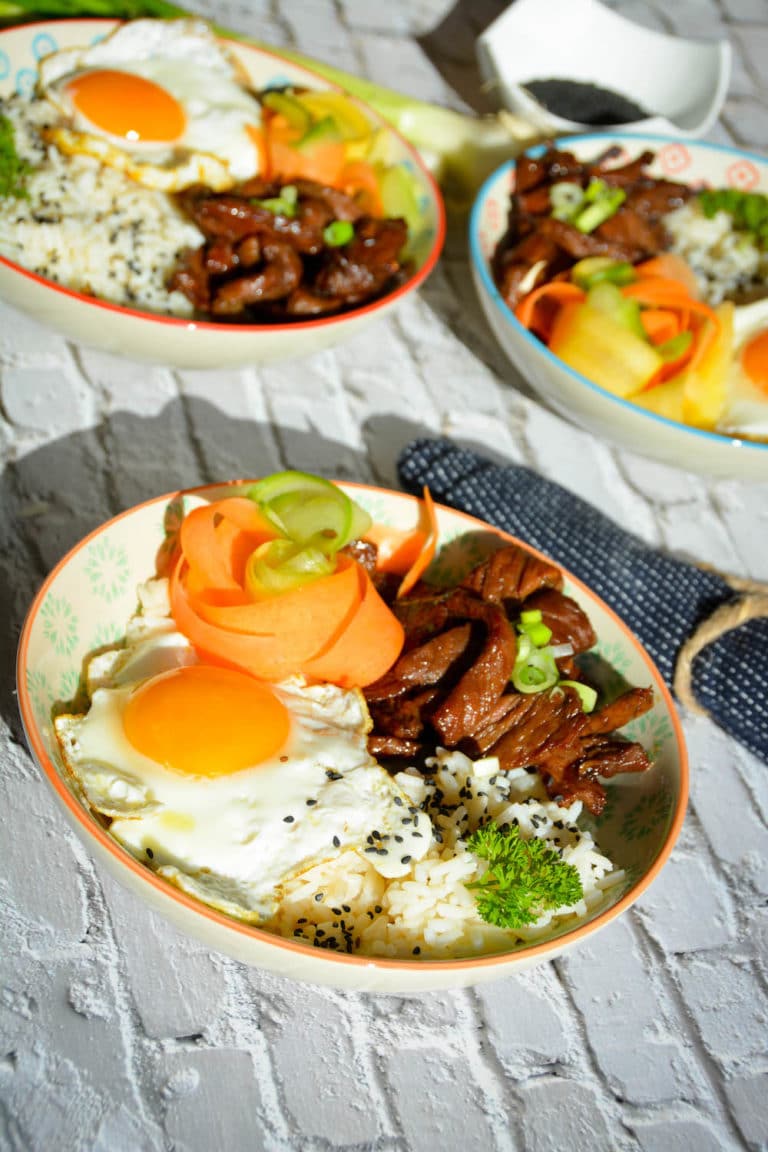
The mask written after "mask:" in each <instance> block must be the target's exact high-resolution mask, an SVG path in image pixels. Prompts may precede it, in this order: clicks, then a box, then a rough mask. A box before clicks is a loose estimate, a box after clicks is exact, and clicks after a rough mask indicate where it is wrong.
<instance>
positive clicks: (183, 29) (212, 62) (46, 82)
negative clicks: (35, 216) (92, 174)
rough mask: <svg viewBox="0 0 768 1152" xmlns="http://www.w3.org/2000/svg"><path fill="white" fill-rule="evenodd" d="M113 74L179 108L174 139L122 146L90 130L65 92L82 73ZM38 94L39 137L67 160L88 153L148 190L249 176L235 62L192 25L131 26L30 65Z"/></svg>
mask: <svg viewBox="0 0 768 1152" xmlns="http://www.w3.org/2000/svg"><path fill="white" fill-rule="evenodd" d="M96 69H114V70H117V71H121V72H128V73H131V74H133V75H136V76H140V77H142V78H144V79H146V80H151V81H153V82H154V83H156V84H158V85H159V86H160V87H161V88H163V89H165V90H166V91H167V92H169V93H170V94H171V95H172V96H173V97H174V98H175V100H176V101H177V102H178V104H180V105H181V107H182V108H183V110H184V113H185V116H186V125H185V128H184V132H183V134H182V135H181V136H180V137H179V138H178V139H177V140H175V141H173V142H169V143H165V142H149V143H148V142H146V141H138V142H136V143H132V142H131V141H129V140H126V139H124V138H123V137H118V136H113V135H110V133H108V132H105V131H104V130H103V129H102V128H101V127H99V126H96V125H94V124H92V123H90V122H89V121H88V120H87V119H86V118H85V117H84V116H83V115H82V114H81V113H80V112H79V111H78V109H77V108H76V107H75V106H74V104H73V102H72V100H71V99H70V97H69V95H68V92H67V85H68V84H69V83H70V82H71V81H72V80H73V79H75V78H76V77H77V76H79V75H81V74H83V73H84V72H88V71H92V70H96ZM38 92H39V94H40V96H41V97H42V98H43V99H45V100H47V101H48V102H49V103H50V104H51V105H53V106H54V108H55V109H56V110H57V113H58V119H57V122H56V123H55V124H53V125H52V126H51V127H50V128H48V129H47V130H46V138H47V139H48V140H49V141H50V142H52V143H53V144H55V146H56V147H57V148H59V150H60V151H62V152H65V153H67V154H80V155H88V156H91V157H93V158H94V159H96V160H98V161H99V162H101V163H103V164H107V165H109V166H110V167H113V168H117V169H119V170H120V171H122V172H124V173H125V174H126V175H127V176H129V177H130V178H131V179H133V180H136V181H137V182H138V183H140V184H143V185H145V186H146V187H149V188H154V189H158V190H160V191H165V192H173V191H179V190H181V189H183V188H186V187H188V186H189V185H191V184H197V183H200V184H205V185H207V186H208V187H210V188H213V189H214V190H216V191H221V190H224V189H226V188H229V187H231V186H232V185H233V184H235V183H237V182H239V181H243V180H247V179H249V178H250V177H252V176H255V175H257V174H258V173H259V171H260V169H261V155H260V152H259V149H258V147H257V145H256V144H255V143H254V141H253V139H252V137H251V136H250V134H249V131H248V129H249V127H256V128H258V127H260V125H261V107H260V104H259V102H258V100H257V99H256V97H255V96H253V95H252V94H251V93H250V92H249V91H248V90H247V88H246V87H245V85H244V83H243V78H242V77H241V76H240V74H239V72H238V68H237V67H236V64H235V63H234V62H233V61H232V60H231V59H230V58H229V56H228V55H227V54H226V52H225V50H224V49H223V48H222V46H221V45H220V44H219V42H218V41H217V40H216V38H215V36H214V35H213V33H212V32H211V31H210V29H209V27H208V25H206V24H205V23H204V22H202V21H199V20H173V21H164V20H151V19H146V20H134V21H132V22H130V23H127V24H124V25H121V26H120V27H118V28H117V29H116V30H115V31H114V32H113V33H112V34H111V35H110V36H108V37H107V38H106V39H104V40H103V41H99V42H98V43H96V44H94V45H91V46H90V47H87V48H67V49H64V50H62V51H60V52H54V53H52V54H51V55H50V56H47V57H45V58H44V59H43V60H42V61H41V62H40V66H39V73H38Z"/></svg>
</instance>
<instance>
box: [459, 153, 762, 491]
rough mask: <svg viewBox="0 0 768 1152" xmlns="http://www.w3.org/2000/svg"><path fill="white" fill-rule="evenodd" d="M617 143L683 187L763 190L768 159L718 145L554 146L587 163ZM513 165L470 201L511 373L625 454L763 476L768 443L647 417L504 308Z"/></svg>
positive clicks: (477, 261)
mask: <svg viewBox="0 0 768 1152" xmlns="http://www.w3.org/2000/svg"><path fill="white" fill-rule="evenodd" d="M613 144H618V145H619V146H620V147H621V148H622V149H623V151H624V154H625V156H626V158H627V159H629V158H630V157H633V156H637V155H638V153H639V152H640V151H641V150H643V149H645V148H649V149H651V150H652V151H653V152H655V153H656V159H655V161H654V165H653V167H652V169H651V170H652V171H653V172H655V173H656V174H658V175H660V176H666V177H667V178H668V179H672V180H681V181H685V182H686V183H689V182H690V183H697V182H700V181H701V182H705V183H707V184H709V185H711V186H713V187H726V186H733V187H737V188H742V189H749V190H752V189H768V160H766V159H764V158H761V157H759V156H755V155H752V154H750V153H746V152H740V151H738V150H737V149H735V148H727V147H722V146H720V145H716V144H701V143H696V144H692V143H690V142H689V141H686V142H685V143H680V142H678V141H673V140H670V139H668V138H666V137H662V136H645V135H639V136H633V135H624V134H620V133H610V134H608V133H606V134H605V135H600V134H591V135H588V136H577V137H568V138H566V139H562V140H558V141H557V145H558V147H563V148H567V149H568V150H570V151H572V152H575V154H576V155H577V156H579V157H581V158H584V159H592V158H593V157H594V156H596V155H598V154H599V153H600V152H602V151H603V150H604V149H605V148H608V147H610V146H611V145H613ZM513 178H514V162H510V163H508V164H505V165H503V166H502V167H501V168H499V169H497V171H496V172H494V173H493V175H491V176H490V177H489V178H488V180H487V181H486V182H485V184H484V185H483V187H482V188H481V190H480V192H479V193H478V196H477V198H476V200H475V203H474V206H473V209H472V214H471V217H470V225H469V238H470V239H469V242H470V256H471V263H472V276H473V279H474V282H475V287H476V289H477V293H478V296H479V298H480V302H481V304H482V307H483V310H484V312H485V315H486V318H487V320H488V322H489V324H490V326H491V328H492V329H493V332H494V334H495V336H496V338H497V340H498V341H499V343H500V344H501V346H502V348H503V349H504V351H505V352H506V354H507V356H508V357H509V359H510V360H511V361H512V363H513V364H514V365H515V367H516V368H517V369H518V370H519V371H520V372H521V373H522V375H523V376H524V377H525V379H526V380H527V381H528V382H529V383H530V384H531V386H532V387H533V388H534V389H535V390H536V392H537V393H538V394H539V396H540V397H541V398H542V399H543V400H545V401H546V402H547V403H548V404H549V405H550V406H551V407H552V408H553V409H554V410H555V411H556V412H558V413H559V414H560V415H561V416H564V417H565V418H566V419H569V420H572V421H575V422H576V423H577V424H580V425H581V426H582V427H583V428H586V429H588V430H589V431H590V432H594V433H596V434H597V435H598V436H601V437H604V438H605V439H607V440H611V441H613V443H615V444H617V445H619V446H620V447H623V448H630V449H632V450H633V451H635V452H638V453H640V454H641V455H644V456H652V457H655V458H656V459H658V460H663V461H665V462H666V463H668V464H675V465H677V466H678V467H680V468H687V469H689V470H690V471H692V472H700V473H704V474H706V475H712V476H729V477H737V478H740V479H745V480H749V479H754V480H757V479H763V480H764V479H766V477H768V444H758V443H755V442H750V441H747V440H740V439H738V438H736V437H733V436H725V435H720V434H718V433H714V432H703V431H701V430H699V429H697V428H693V427H690V426H688V425H686V424H680V423H678V422H677V421H674V420H668V419H666V418H665V417H663V416H657V415H655V414H654V413H652V412H646V411H644V410H643V409H642V408H639V407H638V406H637V405H635V404H633V403H632V402H631V401H629V400H622V399H620V398H619V397H617V396H615V395H614V394H613V393H612V392H609V391H607V389H605V388H601V387H600V386H599V385H597V384H593V383H592V381H591V380H588V379H587V378H586V377H585V376H582V375H581V373H579V372H576V371H574V370H573V369H572V368H569V367H568V366H567V365H566V364H564V363H563V361H562V360H560V359H559V358H558V357H557V356H554V355H553V354H552V353H551V352H550V351H549V350H548V349H547V348H546V347H545V346H544V345H543V344H542V343H541V341H540V340H538V339H537V338H536V337H535V336H533V335H532V334H531V333H530V332H528V331H527V329H525V328H524V327H523V325H522V324H520V323H519V322H518V321H517V320H516V319H515V317H514V315H513V313H512V312H511V311H510V309H509V308H508V307H507V305H506V304H505V303H504V301H503V299H502V298H501V295H500V294H499V291H498V289H497V287H496V285H495V284H494V281H493V276H492V274H491V264H490V262H491V257H492V255H493V251H494V249H495V247H496V245H497V243H498V241H499V240H500V239H501V237H502V235H503V233H504V231H505V229H506V224H507V212H508V207H509V194H510V191H511V182H512V179H513Z"/></svg>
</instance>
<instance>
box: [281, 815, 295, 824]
mask: <svg viewBox="0 0 768 1152" xmlns="http://www.w3.org/2000/svg"><path fill="white" fill-rule="evenodd" d="M283 824H293V816H283Z"/></svg>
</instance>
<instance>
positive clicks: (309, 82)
mask: <svg viewBox="0 0 768 1152" xmlns="http://www.w3.org/2000/svg"><path fill="white" fill-rule="evenodd" d="M116 26H117V22H116V21H114V20H60V21H49V22H45V23H40V24H25V25H22V26H21V27H18V28H9V29H6V30H4V31H0V96H6V97H7V96H9V95H11V94H12V93H13V92H20V93H23V94H27V93H29V92H31V91H32V88H33V86H34V83H35V79H36V75H37V64H38V61H39V60H40V59H41V58H42V57H43V56H45V55H48V54H49V53H50V52H54V51H57V50H58V49H60V48H67V47H72V46H79V45H83V44H90V43H91V42H92V41H93V40H95V39H97V38H101V37H103V36H105V35H106V34H108V33H109V32H110V31H111V30H112V29H113V28H114V27H116ZM226 43H227V47H228V49H229V50H230V51H231V52H232V53H233V54H234V56H235V57H236V59H237V60H238V61H239V62H240V63H241V64H242V65H243V67H244V68H245V70H246V72H247V74H248V76H249V78H250V81H251V83H252V85H253V87H254V88H255V89H262V88H266V87H269V86H270V85H274V84H281V85H285V84H291V83H292V84H296V85H301V86H304V87H308V88H323V89H334V86H333V85H332V84H329V83H328V82H327V81H326V80H324V79H323V78H322V77H321V76H318V75H316V74H315V73H313V72H309V71H307V70H306V69H305V68H300V67H299V66H297V65H296V64H293V63H291V62H289V61H288V60H285V59H284V58H282V57H281V56H280V55H279V54H277V53H272V52H266V51H262V50H261V49H258V48H253V47H251V46H249V45H246V44H241V43H239V42H237V41H234V40H233V41H227V42H226ZM356 103H358V105H359V106H360V107H361V108H363V110H364V111H365V113H366V115H367V116H368V118H369V119H370V120H371V121H372V122H373V123H374V124H375V125H377V126H378V127H380V128H382V129H384V130H385V131H386V132H387V133H388V135H389V138H390V146H391V147H390V152H391V155H392V157H393V160H392V162H393V163H398V164H402V165H404V166H405V167H407V168H408V170H409V171H410V173H411V174H412V175H413V177H414V178H415V180H416V184H417V199H418V208H419V225H418V228H417V229H416V230H415V233H414V231H413V230H412V233H411V236H410V252H411V254H412V257H413V265H414V270H413V274H412V275H411V276H410V278H409V279H408V280H407V281H406V283H404V284H402V285H401V286H400V287H399V288H397V289H396V290H395V291H394V292H391V293H389V294H388V295H387V296H384V297H382V298H381V299H379V300H376V301H374V302H373V303H370V304H366V305H365V306H363V307H361V308H357V309H355V310H354V311H352V312H347V313H343V314H341V315H339V316H329V317H321V318H318V319H313V320H303V321H296V322H292V323H283V324H221V323H215V322H212V321H201V320H194V321H192V320H187V319H177V318H172V317H169V316H160V315H156V314H153V313H150V312H141V311H137V310H135V309H132V308H128V307H123V306H120V305H116V304H112V303H109V302H107V301H104V300H97V299H95V298H94V297H92V296H86V295H84V294H83V293H80V292H74V291H72V290H70V289H68V288H66V287H62V286H61V285H58V284H56V283H54V282H53V281H52V280H46V279H44V278H43V277H41V276H38V275H36V274H35V273H33V272H29V271H27V270H26V269H24V268H22V267H21V266H20V265H19V264H16V263H14V262H12V261H11V260H7V259H5V258H4V257H2V256H0V299H3V300H5V301H6V302H7V303H8V304H10V305H11V306H12V307H14V308H19V309H20V310H21V311H23V312H27V313H29V315H31V316H33V317H34V318H35V319H36V320H39V321H40V322H41V323H42V324H46V325H49V326H50V327H52V328H55V329H57V330H58V331H59V332H61V333H63V334H64V335H65V336H67V337H68V338H70V339H73V340H77V341H80V342H81V343H83V344H89V345H94V346H97V347H99V348H104V349H106V350H107V351H109V352H114V353H118V354H120V355H122V356H127V357H129V358H131V359H135V360H149V361H152V362H154V363H157V364H170V365H172V366H174V367H176V368H218V367H226V366H234V365H242V364H252V363H260V362H264V361H269V360H282V359H286V358H291V357H297V356H308V355H310V354H312V353H313V352H317V351H320V350H321V349H322V348H327V347H329V346H331V345H333V344H338V343H339V342H340V341H343V340H348V339H350V338H351V337H352V336H353V335H354V334H356V333H357V332H358V331H359V330H360V329H361V328H362V327H364V326H365V325H367V324H368V323H370V322H371V321H372V320H374V319H375V318H376V317H380V316H383V315H384V314H385V313H387V312H389V311H390V310H391V309H392V308H393V307H395V306H396V305H397V304H398V303H399V302H400V300H402V299H403V298H404V297H405V296H407V295H409V294H410V293H411V292H414V291H415V290H416V289H417V288H418V287H419V285H420V284H422V283H423V282H424V280H425V279H426V277H427V276H428V275H429V273H430V272H431V271H432V269H433V268H434V266H435V264H436V262H437V259H438V256H439V255H440V251H441V249H442V246H443V240H444V237H445V213H444V206H443V201H442V197H441V195H440V192H439V190H438V188H437V185H436V184H435V181H434V180H433V178H432V176H431V175H430V173H429V172H428V171H427V169H426V168H425V166H424V164H423V163H422V161H421V158H420V157H419V155H418V153H417V152H416V150H415V149H414V148H412V147H411V146H410V144H408V143H407V142H406V141H405V140H404V139H403V138H402V137H401V136H399V135H398V134H397V132H395V130H394V129H393V128H392V127H391V126H390V125H388V124H387V123H386V122H385V121H384V120H382V118H381V117H379V116H377V115H376V113H375V112H373V111H372V110H371V109H369V108H368V107H367V106H366V105H363V104H361V103H360V101H356ZM83 242H84V243H87V237H84V238H83Z"/></svg>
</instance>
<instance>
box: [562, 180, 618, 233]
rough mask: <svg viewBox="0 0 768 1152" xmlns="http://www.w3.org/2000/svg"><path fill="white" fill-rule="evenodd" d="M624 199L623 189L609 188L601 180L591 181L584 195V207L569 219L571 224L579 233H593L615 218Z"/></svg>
mask: <svg viewBox="0 0 768 1152" xmlns="http://www.w3.org/2000/svg"><path fill="white" fill-rule="evenodd" d="M593 189H594V191H593ZM626 198H627V194H626V192H625V191H624V189H623V188H609V187H608V185H607V184H606V183H605V182H604V181H602V180H592V181H590V185H589V187H588V188H587V191H586V192H585V193H584V200H585V202H586V207H584V208H582V209H581V210H580V211H579V212H578V213H577V214H576V215H575V216H574V217H573V218H572V219H571V223H572V224H573V226H574V228H578V230H579V232H594V230H595V228H599V226H600V225H601V224H604V223H605V221H606V220H610V218H611V216H615V214H616V213H617V212H618V210H619V208H620V207H621V205H622V204H623V203H624V201H625V200H626Z"/></svg>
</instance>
